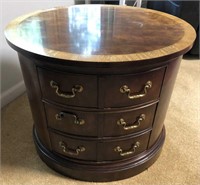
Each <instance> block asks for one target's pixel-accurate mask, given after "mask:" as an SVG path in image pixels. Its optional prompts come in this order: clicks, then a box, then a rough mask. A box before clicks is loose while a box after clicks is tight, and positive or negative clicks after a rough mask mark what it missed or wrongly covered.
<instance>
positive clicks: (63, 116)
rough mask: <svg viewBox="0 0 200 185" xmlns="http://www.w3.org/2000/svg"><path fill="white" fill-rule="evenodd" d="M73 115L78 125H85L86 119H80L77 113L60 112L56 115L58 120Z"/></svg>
mask: <svg viewBox="0 0 200 185" xmlns="http://www.w3.org/2000/svg"><path fill="white" fill-rule="evenodd" d="M67 116H68V117H71V118H73V120H74V121H73V123H74V124H76V125H83V124H85V120H83V119H79V118H78V116H77V115H75V114H73V113H68V112H63V111H62V112H59V113H58V114H56V115H55V118H56V120H58V121H61V120H63V119H64V118H65V117H67Z"/></svg>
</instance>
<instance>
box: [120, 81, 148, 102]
mask: <svg viewBox="0 0 200 185" xmlns="http://www.w3.org/2000/svg"><path fill="white" fill-rule="evenodd" d="M150 88H152V82H151V81H147V82H146V84H145V85H144V88H143V89H142V90H141V92H139V94H136V93H131V90H130V89H129V88H128V86H127V85H123V86H122V87H121V88H120V92H121V93H123V94H124V93H126V94H127V95H128V98H129V99H137V98H142V97H144V96H146V95H147V89H150Z"/></svg>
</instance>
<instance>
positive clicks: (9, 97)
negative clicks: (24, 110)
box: [0, 81, 26, 108]
mask: <svg viewBox="0 0 200 185" xmlns="http://www.w3.org/2000/svg"><path fill="white" fill-rule="evenodd" d="M25 90H26V88H25V85H24V81H21V82H19V83H17V84H16V85H14V86H12V87H11V88H10V89H8V90H6V91H5V92H3V93H2V94H1V97H0V102H1V108H2V107H4V106H5V105H7V104H8V103H10V102H11V101H13V100H14V99H16V98H17V97H18V96H19V95H21V94H22V93H23V92H25Z"/></svg>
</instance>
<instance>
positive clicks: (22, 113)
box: [0, 60, 200, 185]
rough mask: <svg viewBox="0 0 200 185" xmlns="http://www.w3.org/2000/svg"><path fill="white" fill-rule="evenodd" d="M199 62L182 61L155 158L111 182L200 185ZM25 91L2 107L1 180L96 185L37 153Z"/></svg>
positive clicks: (19, 184) (16, 184) (12, 184)
mask: <svg viewBox="0 0 200 185" xmlns="http://www.w3.org/2000/svg"><path fill="white" fill-rule="evenodd" d="M199 84H200V61H198V60H196V61H195V60H190V61H189V60H183V62H182V64H181V68H180V70H179V74H178V77H177V81H176V85H175V89H174V92H173V96H172V99H171V103H170V106H169V109H168V114H167V117H166V120H165V125H166V131H167V137H166V142H165V145H164V148H163V151H162V153H161V156H160V158H159V159H158V160H157V162H156V163H155V164H154V165H153V166H151V167H150V168H149V169H148V170H146V171H144V172H143V173H141V174H139V175H137V176H135V177H132V178H129V179H126V180H121V181H114V182H111V183H108V184H109V185H199V184H200V116H199V115H200V85H199ZM32 122H33V121H32V118H31V113H30V109H29V105H28V101H27V96H26V94H24V95H22V96H21V97H19V98H17V99H16V100H15V101H14V102H12V103H11V104H9V105H8V106H6V107H5V108H4V109H3V110H2V125H1V126H2V145H1V149H2V152H1V154H2V156H1V159H2V161H1V172H2V174H1V181H2V182H0V184H3V185H33V184H34V185H56V184H57V185H64V184H65V185H76V184H77V185H90V184H91V185H95V184H100V185H101V184H106V183H89V182H81V181H77V180H74V179H70V178H67V177H64V176H62V175H59V174H58V173H56V172H54V171H53V170H51V169H50V168H48V167H47V166H46V165H45V164H44V163H43V162H42V161H41V160H40V158H39V157H38V155H37V154H36V151H35V148H34V145H33V140H32Z"/></svg>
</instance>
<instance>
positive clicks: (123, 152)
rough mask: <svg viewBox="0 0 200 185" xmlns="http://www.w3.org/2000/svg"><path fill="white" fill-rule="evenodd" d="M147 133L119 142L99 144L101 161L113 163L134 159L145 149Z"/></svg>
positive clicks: (147, 138)
mask: <svg viewBox="0 0 200 185" xmlns="http://www.w3.org/2000/svg"><path fill="white" fill-rule="evenodd" d="M148 140H149V133H146V134H143V135H142V136H138V137H133V138H130V139H125V140H119V141H105V142H102V143H100V152H99V153H100V154H101V155H100V157H101V160H102V161H113V160H120V159H126V158H130V157H134V156H136V155H138V154H140V153H141V152H143V151H145V150H146V149H147V144H148Z"/></svg>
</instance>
